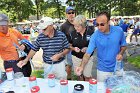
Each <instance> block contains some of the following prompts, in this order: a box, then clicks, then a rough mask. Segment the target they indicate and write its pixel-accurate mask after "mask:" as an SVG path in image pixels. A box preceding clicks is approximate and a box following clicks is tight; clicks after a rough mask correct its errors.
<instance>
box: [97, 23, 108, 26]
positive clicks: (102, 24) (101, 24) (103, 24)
mask: <svg viewBox="0 0 140 93" xmlns="http://www.w3.org/2000/svg"><path fill="white" fill-rule="evenodd" d="M105 24H106V23H100V24H99V23H96V26H105Z"/></svg>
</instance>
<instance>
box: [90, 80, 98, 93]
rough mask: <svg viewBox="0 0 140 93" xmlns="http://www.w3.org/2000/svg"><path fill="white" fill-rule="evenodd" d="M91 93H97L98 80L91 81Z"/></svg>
mask: <svg viewBox="0 0 140 93" xmlns="http://www.w3.org/2000/svg"><path fill="white" fill-rule="evenodd" d="M89 93H97V80H96V79H90V80H89Z"/></svg>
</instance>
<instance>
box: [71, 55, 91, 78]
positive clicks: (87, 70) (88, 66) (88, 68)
mask: <svg viewBox="0 0 140 93" xmlns="http://www.w3.org/2000/svg"><path fill="white" fill-rule="evenodd" d="M81 61H82V59H80V58H77V57H76V56H73V55H72V62H73V66H74V73H75V68H76V67H78V66H80V65H81ZM92 66H93V57H90V60H89V62H88V63H87V64H86V66H85V68H84V71H83V75H84V76H85V77H92Z"/></svg>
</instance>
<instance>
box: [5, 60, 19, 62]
mask: <svg viewBox="0 0 140 93" xmlns="http://www.w3.org/2000/svg"><path fill="white" fill-rule="evenodd" d="M4 62H9V63H13V62H17V60H5V61H4Z"/></svg>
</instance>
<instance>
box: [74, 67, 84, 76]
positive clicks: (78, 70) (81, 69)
mask: <svg viewBox="0 0 140 93" xmlns="http://www.w3.org/2000/svg"><path fill="white" fill-rule="evenodd" d="M75 72H76V75H77V76H80V75H81V74H82V72H83V67H76V68H75Z"/></svg>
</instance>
